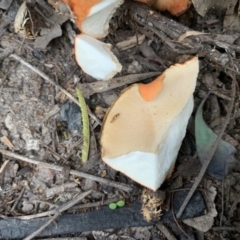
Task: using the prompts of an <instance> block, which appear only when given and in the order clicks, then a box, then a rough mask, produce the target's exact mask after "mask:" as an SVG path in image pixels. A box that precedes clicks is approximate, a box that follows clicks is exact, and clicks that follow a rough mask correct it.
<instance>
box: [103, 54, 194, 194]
mask: <svg viewBox="0 0 240 240" xmlns="http://www.w3.org/2000/svg"><path fill="white" fill-rule="evenodd" d="M197 75H198V59H197V57H195V58H193V59H191V60H189V61H187V62H186V63H184V64H176V65H174V66H171V67H170V68H168V69H167V70H165V71H164V73H163V74H162V75H161V76H159V77H158V78H157V79H155V80H154V81H153V82H151V83H149V84H133V85H132V86H130V87H128V88H127V89H125V90H124V91H123V93H122V94H121V95H120V97H119V98H118V99H117V100H116V101H115V102H114V103H113V104H112V106H111V108H110V109H109V111H108V113H107V114H106V116H105V119H104V124H103V127H102V133H101V140H100V143H101V151H102V159H103V161H104V162H105V163H107V164H108V165H109V166H110V167H112V168H113V169H115V170H117V171H120V172H122V173H124V174H125V175H127V176H128V177H130V178H132V179H133V180H134V181H136V182H138V183H139V184H141V185H143V186H145V187H148V188H150V189H152V190H154V191H155V190H157V189H158V188H159V187H160V186H161V184H162V183H163V182H164V180H165V179H166V177H168V176H169V175H171V172H172V171H173V168H174V165H175V161H176V158H177V155H178V151H179V149H180V146H181V143H182V140H183V138H184V136H185V134H186V127H187V124H188V120H189V118H190V116H191V113H192V110H193V92H194V90H195V86H196V80H197Z"/></svg>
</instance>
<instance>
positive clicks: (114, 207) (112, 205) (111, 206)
mask: <svg viewBox="0 0 240 240" xmlns="http://www.w3.org/2000/svg"><path fill="white" fill-rule="evenodd" d="M108 207H109V208H110V209H112V210H114V209H116V208H117V204H116V203H110V204H109V205H108Z"/></svg>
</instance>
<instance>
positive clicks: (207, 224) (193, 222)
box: [183, 186, 217, 232]
mask: <svg viewBox="0 0 240 240" xmlns="http://www.w3.org/2000/svg"><path fill="white" fill-rule="evenodd" d="M204 195H205V202H206V205H207V210H208V212H207V214H206V215H203V216H200V217H196V218H191V219H184V220H183V222H184V223H185V224H187V225H188V226H191V227H193V228H195V229H197V230H199V231H201V232H207V231H208V230H209V229H211V227H212V225H213V220H214V217H216V216H217V211H216V208H215V204H214V199H215V197H216V195H217V191H216V188H215V187H213V186H209V188H208V189H207V191H206V192H205V194H204Z"/></svg>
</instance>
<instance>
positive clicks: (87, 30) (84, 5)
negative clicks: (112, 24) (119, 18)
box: [63, 0, 124, 80]
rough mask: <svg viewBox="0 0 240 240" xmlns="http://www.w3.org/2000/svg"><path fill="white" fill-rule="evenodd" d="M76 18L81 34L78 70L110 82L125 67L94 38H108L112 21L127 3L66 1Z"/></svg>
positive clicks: (77, 41)
mask: <svg viewBox="0 0 240 240" xmlns="http://www.w3.org/2000/svg"><path fill="white" fill-rule="evenodd" d="M63 1H64V2H65V3H67V4H68V5H69V6H70V7H71V9H72V11H73V13H74V14H75V16H76V23H77V26H78V28H79V29H80V30H81V32H82V34H81V35H77V36H76V39H75V55H76V60H77V62H78V64H79V66H80V67H81V68H82V69H83V71H84V72H85V73H87V74H88V75H90V76H92V77H95V78H96V79H99V80H109V79H110V78H112V77H113V76H114V75H115V74H116V73H118V72H120V71H121V69H122V67H121V64H120V63H119V62H118V60H117V58H116V57H115V56H114V54H113V53H112V52H111V51H110V46H109V44H106V43H103V42H100V41H97V40H96V39H94V38H103V37H105V36H106V35H107V34H108V29H109V21H110V19H111V18H112V16H113V14H114V12H115V11H116V9H117V8H118V7H119V6H120V5H121V4H122V3H123V1H124V0H63Z"/></svg>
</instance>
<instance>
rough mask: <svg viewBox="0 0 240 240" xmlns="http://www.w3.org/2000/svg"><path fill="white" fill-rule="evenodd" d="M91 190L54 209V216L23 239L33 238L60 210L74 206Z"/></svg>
mask: <svg viewBox="0 0 240 240" xmlns="http://www.w3.org/2000/svg"><path fill="white" fill-rule="evenodd" d="M91 191H92V190H89V191H86V192H84V193H82V194H80V195H79V196H77V197H76V198H75V199H73V200H71V201H69V202H68V203H66V204H64V205H63V206H62V207H60V208H59V209H57V210H55V214H54V216H53V217H52V218H51V219H50V220H49V221H47V222H46V223H45V224H44V225H42V226H41V227H40V228H39V229H37V230H36V231H34V232H33V233H32V234H30V235H29V236H28V237H26V238H24V239H23V240H31V239H33V238H34V237H35V236H37V235H38V234H39V233H40V232H42V231H43V230H44V229H45V228H46V227H47V226H48V225H50V224H51V223H52V222H53V221H54V220H55V219H56V218H57V217H58V216H59V215H60V214H61V212H64V211H65V210H67V209H68V208H70V207H72V206H74V205H75V204H76V203H78V202H79V201H80V200H82V199H83V198H85V197H86V196H87V195H89V194H90V193H91Z"/></svg>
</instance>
